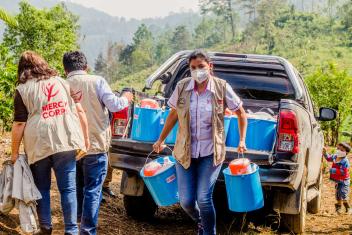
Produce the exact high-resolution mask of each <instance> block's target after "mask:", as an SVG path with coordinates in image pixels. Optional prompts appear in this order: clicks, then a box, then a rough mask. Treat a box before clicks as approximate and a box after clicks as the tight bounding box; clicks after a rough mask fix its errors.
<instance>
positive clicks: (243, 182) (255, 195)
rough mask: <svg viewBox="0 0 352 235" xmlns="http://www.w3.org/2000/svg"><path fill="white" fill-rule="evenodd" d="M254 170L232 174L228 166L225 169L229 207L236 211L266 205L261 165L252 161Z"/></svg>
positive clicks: (255, 208)
mask: <svg viewBox="0 0 352 235" xmlns="http://www.w3.org/2000/svg"><path fill="white" fill-rule="evenodd" d="M251 167H252V169H254V171H253V172H252V173H250V174H245V175H232V174H231V171H230V169H229V168H228V167H227V168H226V169H224V170H223V173H224V176H225V185H226V193H227V200H228V205H229V209H230V210H231V211H234V212H249V211H254V210H258V209H260V208H262V207H263V206H264V197H263V189H262V185H261V183H260V176H259V167H258V166H257V165H256V164H254V163H251Z"/></svg>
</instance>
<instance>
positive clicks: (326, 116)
mask: <svg viewBox="0 0 352 235" xmlns="http://www.w3.org/2000/svg"><path fill="white" fill-rule="evenodd" d="M336 116H337V111H336V110H335V109H330V108H320V109H319V117H318V120H319V121H332V120H335V119H336Z"/></svg>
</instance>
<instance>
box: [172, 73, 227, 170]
mask: <svg viewBox="0 0 352 235" xmlns="http://www.w3.org/2000/svg"><path fill="white" fill-rule="evenodd" d="M191 79H192V78H185V79H183V80H181V81H180V82H179V83H178V84H177V86H178V91H179V96H178V97H179V98H178V101H177V105H176V111H177V115H178V123H179V129H178V132H177V138H176V144H175V147H174V151H173V154H174V156H175V158H176V159H177V161H178V162H179V163H180V164H181V165H182V166H183V167H184V168H185V169H187V168H189V166H190V164H191V127H190V110H189V109H190V100H191V94H192V91H186V88H187V86H188V84H189V83H190V81H191ZM210 79H212V80H213V84H214V86H215V87H214V90H215V93H214V94H213V97H212V108H213V109H212V123H213V124H212V129H213V142H214V165H215V166H217V165H219V164H221V163H222V162H223V161H224V160H225V154H226V148H225V131H224V115H225V109H226V99H225V95H226V81H224V80H222V79H220V78H217V77H211V78H210Z"/></svg>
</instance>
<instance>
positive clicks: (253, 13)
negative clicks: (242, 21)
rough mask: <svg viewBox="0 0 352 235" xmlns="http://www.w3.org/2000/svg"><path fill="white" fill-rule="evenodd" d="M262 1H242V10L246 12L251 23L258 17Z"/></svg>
mask: <svg viewBox="0 0 352 235" xmlns="http://www.w3.org/2000/svg"><path fill="white" fill-rule="evenodd" d="M259 1H260V0H240V3H241V8H242V9H244V10H245V14H246V15H248V18H249V20H250V21H253V20H254V19H255V18H256V17H257V7H258V2H259Z"/></svg>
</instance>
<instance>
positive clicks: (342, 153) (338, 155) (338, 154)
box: [336, 149, 346, 158]
mask: <svg viewBox="0 0 352 235" xmlns="http://www.w3.org/2000/svg"><path fill="white" fill-rule="evenodd" d="M336 155H337V157H338V158H342V157H346V152H344V151H341V150H339V149H338V150H336Z"/></svg>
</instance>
